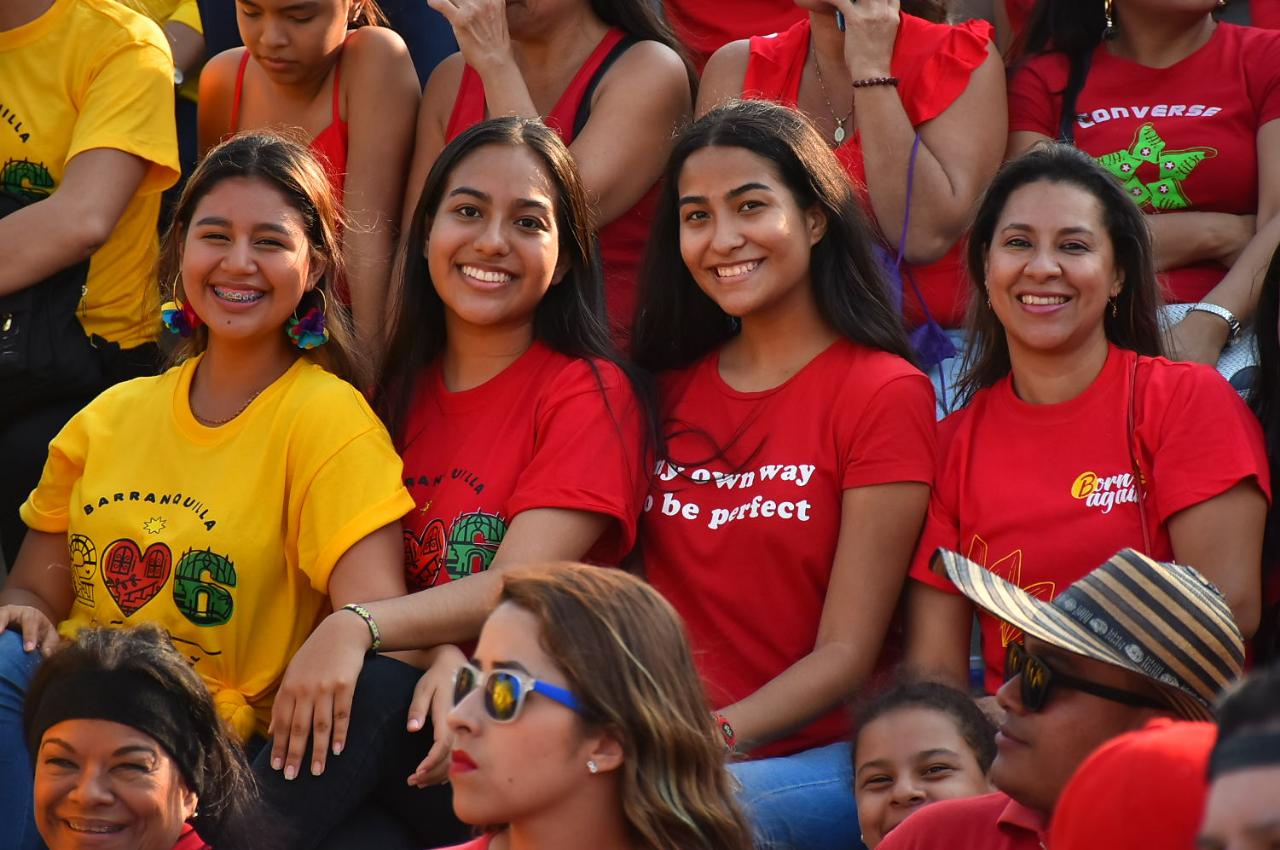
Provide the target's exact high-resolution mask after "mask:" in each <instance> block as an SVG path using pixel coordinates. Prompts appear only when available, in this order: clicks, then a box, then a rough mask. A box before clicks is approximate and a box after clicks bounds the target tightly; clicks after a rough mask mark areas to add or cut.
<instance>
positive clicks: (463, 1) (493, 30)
mask: <svg viewBox="0 0 1280 850" xmlns="http://www.w3.org/2000/svg"><path fill="white" fill-rule="evenodd" d="M427 5H428V6H430V7H431V8H432V9H435V10H436V11H437V12H439V13H440V14H442V15H444V17H445V20H447V21H448V22H449V25H450V26H451V27H453V37H454V38H455V39H457V41H458V50H459V52H461V53H462V58H463V59H464V60H466V63H467V64H468V65H470V66H471V67H472V68H475V69H476V71H477V72H478V73H479V74H480V75H481V76H482V77H483V76H484V75H485V73H486V72H488V71H490V70H492V69H493V68H494V67H496V66H498V65H502V64H504V63H507V62H514V61H515V57H514V54H513V53H512V51H511V33H510V32H509V31H508V30H507V4H506V2H505V0H427Z"/></svg>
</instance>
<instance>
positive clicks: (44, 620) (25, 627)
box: [0, 605, 62, 658]
mask: <svg viewBox="0 0 1280 850" xmlns="http://www.w3.org/2000/svg"><path fill="white" fill-rule="evenodd" d="M14 626H17V627H18V630H19V631H20V632H21V633H22V648H23V649H24V650H25V651H27V652H32V651H34V650H35V649H36V648H37V647H38V648H39V649H40V654H41V655H43V656H45V657H46V658H48V657H49V656H50V655H52V654H53V651H54V650H55V649H57V648H58V646H59V644H61V643H62V639H61V638H60V637H58V629H57V627H56V626H54V624H53V623H52V622H50V621H49V618H48V617H46V616H45V615H44V612H42V611H41V610H40V609H39V608H33V607H31V606H30V605H0V632H2V631H4V630H5V629H12V628H13V627H14Z"/></svg>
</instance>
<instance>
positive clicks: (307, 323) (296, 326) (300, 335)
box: [287, 287, 329, 351]
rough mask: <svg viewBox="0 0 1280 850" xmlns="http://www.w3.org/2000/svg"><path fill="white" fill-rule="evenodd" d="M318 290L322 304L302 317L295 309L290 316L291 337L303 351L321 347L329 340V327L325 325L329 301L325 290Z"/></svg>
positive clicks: (289, 332) (289, 329) (289, 330)
mask: <svg viewBox="0 0 1280 850" xmlns="http://www.w3.org/2000/svg"><path fill="white" fill-rule="evenodd" d="M316 292H319V293H320V304H319V305H318V306H315V307H312V308H311V309H310V310H308V311H307V312H305V313H303V314H302V318H301V319H299V318H298V311H297V310H296V309H295V310H294V311H293V315H292V316H290V317H289V323H288V331H287V333H288V334H289V339H291V340H293V344H294V345H295V346H297V347H298V348H300V349H302V350H303V351H309V350H310V349H312V348H319V347H320V346H322V345H324V344H325V343H326V342H328V341H329V329H328V328H327V327H326V326H325V317H324V314H325V311H326V310H327V309H328V307H329V302H328V300H327V299H326V298H325V294H324V290H323V289H320V288H319V287H316Z"/></svg>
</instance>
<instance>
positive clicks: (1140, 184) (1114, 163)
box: [1098, 123, 1218, 211]
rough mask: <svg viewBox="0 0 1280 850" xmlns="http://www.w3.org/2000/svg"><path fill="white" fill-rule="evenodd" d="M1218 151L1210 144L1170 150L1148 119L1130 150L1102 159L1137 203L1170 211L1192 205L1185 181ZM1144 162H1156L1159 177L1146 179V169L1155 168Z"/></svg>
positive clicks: (1103, 163) (1154, 163)
mask: <svg viewBox="0 0 1280 850" xmlns="http://www.w3.org/2000/svg"><path fill="white" fill-rule="evenodd" d="M1217 155H1218V151H1217V149H1215V148H1207V147H1206V148H1189V149H1187V150H1180V151H1175V150H1168V145H1167V144H1166V142H1165V140H1164V139H1162V138H1160V134H1159V133H1157V132H1156V128H1155V127H1154V126H1152V125H1151V124H1150V123H1147V124H1143V125H1142V126H1141V127H1139V128H1138V132H1137V133H1135V134H1134V136H1133V144H1131V145H1130V146H1129V147H1128V148H1127V149H1126V150H1120V151H1116V152H1115V153H1109V154H1106V155H1104V156H1100V157H1098V162H1099V163H1101V164H1102V166H1103V167H1104V168H1106V169H1107V170H1108V171H1110V172H1111V173H1112V174H1114V175H1115V176H1116V177H1118V178H1120V182H1121V183H1123V184H1124V189H1125V191H1126V192H1128V193H1129V196H1130V197H1132V198H1133V201H1134V203H1136V204H1138V205H1139V206H1146V207H1150V208H1151V209H1153V210H1161V211H1167V210H1181V209H1186V208H1187V207H1189V206H1191V199H1190V198H1188V197H1187V195H1186V193H1185V192H1184V191H1183V190H1182V181H1184V180H1186V179H1187V177H1189V176H1190V175H1191V172H1192V171H1194V170H1195V168H1196V166H1197V165H1199V164H1200V163H1201V162H1203V161H1204V160H1206V159H1210V158H1212V157H1215V156H1217ZM1144 164H1147V165H1154V166H1155V167H1156V169H1157V172H1156V173H1157V174H1158V175H1159V179H1157V180H1154V181H1151V182H1147V181H1145V180H1143V174H1142V172H1143V171H1146V172H1147V173H1148V174H1149V173H1150V171H1151V169H1150V168H1147V169H1144V168H1143V165H1144Z"/></svg>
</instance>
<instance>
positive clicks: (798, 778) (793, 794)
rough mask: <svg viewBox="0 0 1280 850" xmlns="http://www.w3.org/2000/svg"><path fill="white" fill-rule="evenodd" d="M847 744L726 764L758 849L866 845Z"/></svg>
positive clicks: (831, 849)
mask: <svg viewBox="0 0 1280 850" xmlns="http://www.w3.org/2000/svg"><path fill="white" fill-rule="evenodd" d="M850 750H851V748H850V745H849V743H848V742H841V743H837V744H828V745H827V746H825V747H815V748H814V749H812V750H805V751H803V752H799V753H794V754H792V755H789V756H779V757H777V758H769V759H757V760H754V761H743V762H735V763H733V764H731V765H729V772H730V773H732V774H733V776H734V778H735V779H737V780H738V784H739V786H740V787H739V789H738V802H739V803H740V804H741V805H742V808H743V809H744V811H745V812H746V814H747V819H748V820H750V821H751V825H752V827H753V828H754V831H755V836H756V842H755V843H756V847H757V848H759V850H866V848H865V847H864V846H863V844H862V835H861V830H860V829H859V828H858V808H857V805H856V804H855V803H854V800H853V763H852V761H851V759H852V758H853V756H852V753H851V751H850Z"/></svg>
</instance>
